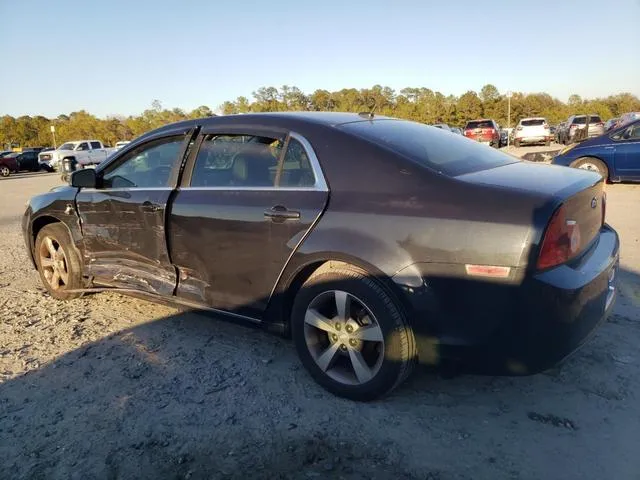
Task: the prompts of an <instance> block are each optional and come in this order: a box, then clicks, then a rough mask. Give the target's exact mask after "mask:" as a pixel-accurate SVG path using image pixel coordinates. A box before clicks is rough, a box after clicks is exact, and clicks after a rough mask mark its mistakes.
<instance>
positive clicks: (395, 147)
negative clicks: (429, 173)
mask: <svg viewBox="0 0 640 480" xmlns="http://www.w3.org/2000/svg"><path fill="white" fill-rule="evenodd" d="M470 123H471V122H470ZM489 124H491V122H489ZM340 128H342V129H343V130H344V131H346V132H349V133H352V134H354V135H357V136H359V137H361V138H363V139H365V140H367V141H370V142H371V143H374V144H376V145H379V146H381V147H384V148H386V149H389V150H392V151H394V152H396V153H399V154H400V155H403V156H404V157H406V158H409V159H410V160H412V161H414V162H416V163H418V164H420V165H423V166H425V167H428V168H431V169H433V170H435V171H437V172H440V173H444V174H446V175H450V176H456V175H462V174H465V173H470V172H475V171H478V170H485V169H488V168H494V167H499V166H501V165H507V164H510V163H515V162H517V161H518V160H516V159H514V158H513V157H511V156H509V155H506V154H504V153H501V152H499V151H497V150H495V149H493V148H488V147H486V146H484V145H479V144H478V143H477V142H474V141H472V140H469V139H468V138H465V137H462V136H459V135H451V134H450V133H448V132H444V131H442V130H439V129H436V128H431V127H428V126H426V125H423V124H421V123H416V122H408V121H404V120H376V121H373V122H368V121H364V122H353V123H346V124H344V125H341V126H340Z"/></svg>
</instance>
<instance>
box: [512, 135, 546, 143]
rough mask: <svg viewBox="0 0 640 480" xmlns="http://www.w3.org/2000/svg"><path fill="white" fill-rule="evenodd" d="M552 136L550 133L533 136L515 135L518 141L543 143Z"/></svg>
mask: <svg viewBox="0 0 640 480" xmlns="http://www.w3.org/2000/svg"><path fill="white" fill-rule="evenodd" d="M552 138H553V137H552V136H551V135H541V136H535V137H516V138H515V139H516V140H518V141H519V142H520V143H545V142H547V141H549V140H551V139H552Z"/></svg>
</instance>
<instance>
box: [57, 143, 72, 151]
mask: <svg viewBox="0 0 640 480" xmlns="http://www.w3.org/2000/svg"><path fill="white" fill-rule="evenodd" d="M73 147H75V144H74V143H71V142H69V143H63V144H62V145H60V146H59V147H58V150H73Z"/></svg>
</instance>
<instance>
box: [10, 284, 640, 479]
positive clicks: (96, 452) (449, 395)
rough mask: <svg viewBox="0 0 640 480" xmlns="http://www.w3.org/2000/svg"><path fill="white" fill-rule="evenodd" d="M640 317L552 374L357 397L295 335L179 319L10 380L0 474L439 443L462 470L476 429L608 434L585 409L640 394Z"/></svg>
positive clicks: (281, 471)
mask: <svg viewBox="0 0 640 480" xmlns="http://www.w3.org/2000/svg"><path fill="white" fill-rule="evenodd" d="M621 277H623V280H622V282H623V288H622V289H621V291H622V296H623V297H624V298H623V300H624V304H625V305H626V306H627V307H629V306H630V308H636V309H637V308H639V307H640V287H639V286H640V278H639V277H638V275H636V274H635V273H633V272H623V274H622V275H621ZM637 322H638V319H633V318H630V317H628V316H625V315H624V314H618V313H614V314H613V315H612V316H611V318H610V320H609V322H608V323H607V324H605V325H604V326H603V327H602V328H601V329H600V331H599V333H598V334H597V335H596V337H595V338H594V339H593V340H592V341H591V342H589V343H588V344H587V345H586V346H585V347H584V348H583V349H582V350H581V351H579V352H578V353H577V354H576V355H574V356H572V357H571V358H570V359H568V360H567V361H566V362H564V364H563V365H561V366H560V367H558V368H555V369H553V370H551V371H549V372H546V373H544V374H540V375H536V376H530V377H518V378H508V377H482V376H471V375H463V376H458V377H455V378H453V379H445V378H442V377H440V376H438V375H435V374H434V373H433V372H429V371H426V370H424V369H420V370H419V371H417V372H416V373H415V374H414V375H413V377H412V378H411V379H410V380H409V381H408V382H407V383H406V384H405V385H404V386H403V387H401V388H399V389H398V390H397V391H395V392H394V394H392V395H390V396H388V397H385V398H383V399H382V400H379V401H377V402H373V403H368V404H362V403H356V402H351V401H348V400H344V399H340V398H337V397H334V396H332V395H330V394H328V393H326V392H325V391H324V390H322V389H321V388H320V387H319V386H317V385H316V384H315V383H314V382H313V380H312V379H311V378H310V377H309V376H308V375H307V374H306V372H305V371H304V370H303V368H302V367H301V366H300V363H299V361H298V359H297V358H296V355H295V351H294V348H293V345H292V344H291V342H290V341H288V340H286V339H283V338H280V337H275V336H272V335H270V334H268V333H265V332H263V331H260V330H256V329H254V328H248V327H244V326H239V325H237V324H233V323H229V322H225V321H220V320H218V319H215V318H211V317H210V316H208V315H203V314H201V313H194V312H183V313H176V314H174V315H170V316H167V317H164V318H161V319H158V320H155V321H151V322H148V323H143V324H140V325H137V326H135V327H133V328H130V329H126V330H122V331H119V332H117V333H114V334H111V335H109V336H106V337H105V338H103V339H101V340H99V341H96V342H93V343H89V344H86V345H83V346H82V347H81V348H79V349H77V350H75V351H71V352H69V353H67V354H65V355H63V356H61V357H59V358H57V359H56V360H54V361H53V362H51V363H49V364H47V365H45V366H43V367H41V368H40V369H38V370H35V371H31V372H28V373H27V374H25V375H23V376H20V377H17V378H14V379H11V380H9V381H6V382H5V383H4V384H1V385H0V437H2V438H3V439H4V440H3V441H2V442H0V455H2V458H3V461H2V462H0V463H1V465H0V477H2V478H134V477H138V478H248V477H251V478H276V477H277V478H299V477H301V476H303V477H305V476H306V478H312V477H321V478H322V477H324V478H328V477H330V478H338V477H342V478H374V477H375V478H394V479H398V478H433V479H436V478H441V477H440V474H441V473H442V472H441V470H440V469H439V468H436V467H434V469H433V470H431V469H429V468H426V469H425V468H420V469H418V468H417V467H416V464H420V460H416V459H415V456H416V455H418V457H419V452H421V451H423V450H425V449H426V450H427V451H428V450H429V449H430V448H435V449H436V450H435V453H433V452H432V455H434V460H429V462H433V464H441V463H442V462H449V461H451V462H453V464H452V468H454V467H455V460H456V459H457V458H459V456H460V455H462V454H461V453H460V452H456V448H452V447H451V445H452V443H451V442H459V441H463V440H465V439H466V438H468V437H470V436H471V437H472V438H473V439H474V442H479V443H478V445H480V444H482V443H483V442H489V443H490V444H492V445H493V449H494V451H495V452H497V453H500V452H503V453H504V451H505V450H507V451H508V450H509V448H510V447H509V445H508V443H509V442H506V443H507V445H504V444H502V443H500V442H499V440H504V438H503V437H504V436H505V435H516V437H517V435H518V431H519V430H523V431H527V432H528V433H527V434H528V435H534V436H535V435H538V436H541V435H542V434H541V433H540V431H537V430H535V428H536V427H535V425H542V426H539V427H538V428H540V429H544V428H552V429H553V428H556V429H558V430H557V431H560V432H568V433H574V434H577V433H576V432H579V430H580V429H582V430H583V431H584V432H585V433H584V434H589V435H593V434H595V435H603V436H605V437H606V436H607V435H609V432H608V431H607V429H606V428H604V429H603V430H601V428H602V427H601V426H598V425H595V426H593V420H591V419H581V418H576V417H575V411H576V410H584V408H583V407H585V405H586V406H587V407H588V409H593V410H595V412H596V415H597V410H598V405H599V402H613V403H614V404H615V407H616V408H622V406H623V405H624V399H625V398H626V397H628V396H629V395H632V394H633V392H635V393H636V394H637V393H640V391H639V389H638V382H637V379H636V380H633V378H632V375H631V373H634V372H628V373H625V370H624V369H622V370H620V372H621V373H618V374H617V375H612V371H613V370H614V369H616V368H617V367H619V366H620V365H623V366H624V362H630V361H633V362H636V361H637V357H635V360H634V359H632V360H629V358H627V357H628V355H632V354H633V353H628V352H627V349H628V350H629V351H630V352H631V351H633V352H635V347H634V345H637V343H636V342H637V340H638V338H637V337H638V336H637V335H636V338H632V337H630V336H629V335H628V332H629V331H634V332H636V333H637V328H638V323H637ZM625 339H626V342H627V343H629V345H626V344H625ZM52 341H55V339H52ZM621 345H623V346H624V348H622V347H620V346H621ZM627 347H628V348H627ZM632 349H633V350H632ZM619 350H622V353H620V355H619V356H620V358H617V357H616V355H618V353H617V352H618V351H619ZM621 362H622V363H621ZM635 373H637V370H636V371H635ZM632 382H635V383H632ZM564 400H566V401H567V402H568V404H566V405H565V404H563V401H564ZM416 405H421V408H422V413H418V414H416V409H415V406H416ZM572 412H573V413H572ZM630 423H632V424H633V425H636V424H637V423H638V422H637V421H636V420H631V421H630ZM490 424H492V425H493V428H494V430H493V431H490V430H489V425H490ZM633 425H631V426H630V428H631V427H633ZM592 426H593V428H595V429H591V427H592ZM636 426H637V425H636ZM596 427H597V428H596ZM634 428H635V427H634ZM425 430H426V431H427V432H428V435H427V437H426V438H428V439H431V440H430V441H433V442H434V444H433V445H423V444H420V445H417V444H416V445H412V448H413V449H409V450H407V449H406V448H401V447H400V446H399V445H400V443H401V439H404V442H405V443H408V444H411V440H410V438H411V435H412V432H418V431H420V432H421V435H422V438H423V439H424V438H425V437H424V431H425ZM546 441H549V440H548V439H547V440H546ZM563 441H564V440H562V438H553V439H552V440H550V441H549V443H548V444H547V445H545V448H554V445H556V446H558V447H559V448H560V446H561V445H562V442H563ZM609 441H611V439H610V440H609ZM492 442H493V443H492ZM612 443H613V445H614V446H615V445H618V442H617V441H615V439H614V441H613V442H612ZM438 449H439V450H438ZM473 451H474V450H473V448H472V449H471V452H472V453H473ZM437 455H440V456H442V459H441V460H440V461H437V460H436V459H435V458H436V457H437ZM409 457H410V458H411V461H409V462H408V461H407V459H408V458H409ZM449 457H451V458H449ZM491 458H493V457H491ZM491 458H488V459H482V462H483V465H484V467H485V468H486V469H487V470H486V471H485V472H483V475H482V476H483V477H484V478H502V477H503V476H504V475H505V473H508V472H507V471H505V470H504V469H505V468H506V467H505V465H503V464H500V462H496V461H495V459H494V460H493V461H492V460H491ZM485 460H486V462H485ZM487 462H488V463H487ZM569 463H571V462H569ZM605 467H606V465H605ZM439 472H440V473H439ZM511 473H513V469H512V470H511ZM534 476H535V475H534ZM442 478H444V477H442ZM446 478H459V477H458V476H455V477H453V476H451V477H449V476H446ZM464 478H467V477H464ZM611 478H614V477H611Z"/></svg>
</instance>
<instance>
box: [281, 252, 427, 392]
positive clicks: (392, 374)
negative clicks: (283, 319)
mask: <svg viewBox="0 0 640 480" xmlns="http://www.w3.org/2000/svg"><path fill="white" fill-rule="evenodd" d="M291 327H292V335H293V340H294V342H295V345H296V349H297V351H298V355H299V356H300V359H301V361H302V364H303V365H304V367H305V368H306V369H307V371H308V372H309V373H310V374H311V376H312V377H313V378H314V379H315V380H316V381H317V382H318V383H319V384H320V385H321V386H323V387H324V388H325V389H327V390H328V391H330V392H332V393H334V394H336V395H339V396H342V397H346V398H350V399H352V400H362V401H367V400H373V399H375V398H377V397H379V396H381V395H384V394H386V393H388V392H390V391H391V390H393V389H394V388H395V387H397V386H398V385H399V384H400V383H401V382H402V381H403V380H404V379H405V378H407V376H408V375H409V373H410V372H411V370H412V368H413V365H414V363H415V360H416V358H417V352H416V345H415V339H414V336H413V331H412V330H411V327H410V326H409V323H408V322H407V320H406V318H405V316H404V314H403V312H402V310H401V308H399V306H398V305H397V302H396V300H394V298H393V297H392V296H391V295H390V294H389V293H388V291H387V289H386V288H385V286H384V285H383V283H382V282H381V281H380V280H378V279H376V278H375V277H373V276H371V275H368V274H367V273H366V272H364V271H362V270H360V269H358V268H356V267H353V266H350V265H346V264H343V263H334V262H329V263H328V264H325V265H324V266H322V267H320V269H318V270H317V271H316V272H314V273H313V274H312V275H311V277H310V278H309V279H308V280H307V281H306V282H305V283H304V285H303V286H302V288H301V289H300V291H299V292H298V294H297V296H296V299H295V302H294V305H293V310H292V317H291Z"/></svg>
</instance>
